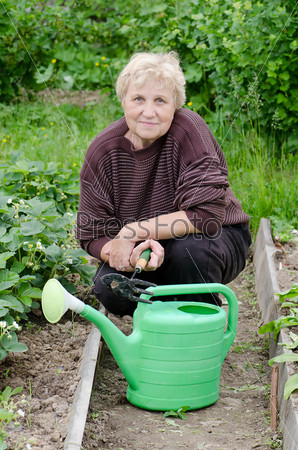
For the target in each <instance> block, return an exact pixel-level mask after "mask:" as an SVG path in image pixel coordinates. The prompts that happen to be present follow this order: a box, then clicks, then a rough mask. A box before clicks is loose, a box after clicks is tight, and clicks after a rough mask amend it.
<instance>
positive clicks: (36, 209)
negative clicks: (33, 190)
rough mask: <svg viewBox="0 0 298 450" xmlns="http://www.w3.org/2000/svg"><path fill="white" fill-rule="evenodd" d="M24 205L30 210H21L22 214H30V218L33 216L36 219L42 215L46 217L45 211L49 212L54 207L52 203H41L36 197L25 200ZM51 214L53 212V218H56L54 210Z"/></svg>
mask: <svg viewBox="0 0 298 450" xmlns="http://www.w3.org/2000/svg"><path fill="white" fill-rule="evenodd" d="M26 204H27V205H29V206H30V208H31V209H30V210H28V209H26V208H23V210H24V212H27V214H30V215H31V216H34V217H36V218H37V217H41V216H42V215H43V216H44V215H46V211H47V210H50V211H51V210H52V208H53V206H54V204H53V202H52V201H49V202H42V201H40V200H39V198H37V197H34V198H31V199H30V200H27V201H26ZM53 212H54V216H56V215H57V212H56V211H55V210H54V211H51V213H53Z"/></svg>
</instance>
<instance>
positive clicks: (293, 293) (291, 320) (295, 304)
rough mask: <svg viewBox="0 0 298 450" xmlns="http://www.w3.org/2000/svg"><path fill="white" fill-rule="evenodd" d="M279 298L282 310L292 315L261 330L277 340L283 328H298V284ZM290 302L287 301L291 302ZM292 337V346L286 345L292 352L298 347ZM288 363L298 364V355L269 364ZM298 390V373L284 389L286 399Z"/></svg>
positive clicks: (277, 359)
mask: <svg viewBox="0 0 298 450" xmlns="http://www.w3.org/2000/svg"><path fill="white" fill-rule="evenodd" d="M276 295H278V296H279V300H280V302H281V303H282V305H281V308H289V309H290V314H289V315H286V316H281V317H279V318H278V319H276V320H272V321H271V322H269V323H267V324H265V325H263V326H262V327H261V328H260V329H259V333H260V334H264V333H270V332H273V334H274V339H275V340H276V339H277V336H278V333H279V332H280V330H281V329H282V328H288V327H293V326H298V284H293V285H292V287H291V288H290V289H288V290H287V291H285V292H281V293H278V294H276ZM289 299H290V301H286V300H289ZM290 337H291V339H292V341H293V343H292V344H290V345H285V347H286V348H288V349H290V350H295V349H296V348H297V346H298V336H297V335H296V334H294V333H290ZM286 361H296V362H298V354H296V353H292V352H291V353H286V354H283V355H279V356H275V357H274V358H271V359H270V360H269V362H268V364H269V365H270V366H272V365H273V364H274V363H281V362H286ZM296 389H298V373H296V374H294V375H292V376H290V377H289V379H288V380H287V382H286V383H285V387H284V397H285V398H286V399H287V398H289V396H290V395H291V393H292V392H293V391H295V390H296Z"/></svg>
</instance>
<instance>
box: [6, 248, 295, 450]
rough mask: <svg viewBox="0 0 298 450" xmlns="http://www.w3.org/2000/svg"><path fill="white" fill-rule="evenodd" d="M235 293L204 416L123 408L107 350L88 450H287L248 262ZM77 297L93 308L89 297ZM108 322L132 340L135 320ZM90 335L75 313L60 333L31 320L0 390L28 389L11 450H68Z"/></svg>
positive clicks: (120, 384) (291, 265) (289, 257)
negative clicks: (273, 411)
mask: <svg viewBox="0 0 298 450" xmlns="http://www.w3.org/2000/svg"><path fill="white" fill-rule="evenodd" d="M283 258H284V259H283V267H282V269H281V270H280V271H279V272H282V271H287V274H288V275H289V278H290V281H287V282H286V281H284V282H283V283H284V284H283V289H284V288H285V289H286V288H287V286H286V284H287V283H288V284H290V285H291V284H292V282H293V279H292V271H294V270H296V269H297V260H298V255H297V251H296V250H295V249H294V247H293V251H292V252H291V253H289V251H288V249H286V250H285V252H284V253H283ZM287 264H288V265H287ZM279 275H280V276H281V273H280V274H279ZM288 275H287V276H288ZM286 278H287V277H286ZM289 278H287V279H288V280H289ZM230 287H231V288H232V289H233V290H234V292H235V293H236V296H237V298H238V301H239V323H238V330H237V336H236V339H235V341H234V343H233V345H232V347H231V349H230V351H229V352H228V355H227V357H226V359H225V361H224V363H223V365H222V374H221V380H220V397H219V400H218V401H217V402H216V403H215V404H214V405H211V406H209V407H207V408H203V409H200V410H194V411H188V412H186V420H181V419H178V418H175V417H171V416H169V417H163V413H162V412H154V411H146V410H142V409H139V408H137V407H134V406H132V405H131V404H129V403H128V401H127V400H126V387H127V383H126V380H125V379H124V377H123V375H122V373H121V371H120V369H119V368H118V366H117V364H116V362H115V361H114V359H113V357H112V356H111V354H110V352H109V350H108V349H107V348H105V350H104V352H103V353H104V357H103V360H102V362H101V364H100V366H99V370H98V373H97V377H96V381H95V384H94V389H93V394H92V398H91V403H90V409H89V414H88V418H87V423H86V428H85V435H84V439H83V443H82V448H83V449H85V450H91V449H96V450H99V449H118V450H120V449H131V450H139V449H148V448H153V449H165V450H172V449H179V448H183V449H186V448H187V449H208V448H210V449H223V450H224V449H229V450H232V449H238V448H241V449H244V450H245V449H261V450H262V449H270V448H282V440H281V437H280V436H279V435H278V433H276V432H275V433H274V432H272V431H271V429H270V411H269V397H270V379H271V368H270V367H269V366H268V363H267V362H268V349H267V347H268V345H267V337H266V335H265V336H264V335H258V333H257V332H258V328H259V326H260V325H261V324H262V322H261V318H260V317H261V316H260V313H259V309H258V305H257V301H256V298H255V293H254V274H253V264H252V262H251V261H248V264H247V267H246V269H245V270H244V271H243V272H242V274H241V275H240V276H239V277H238V278H237V279H236V280H235V281H234V282H233V283H231V285H230ZM289 287H290V286H289ZM79 297H80V298H82V300H84V301H86V302H89V303H92V302H94V297H92V296H88V297H86V296H85V295H84V294H80V295H79ZM109 317H110V318H111V320H113V322H115V323H116V324H117V325H118V326H119V328H121V329H122V331H123V332H124V333H126V334H129V333H130V331H131V327H132V319H131V318H128V317H125V318H123V319H119V318H117V317H115V316H112V315H109ZM91 327H92V325H91V324H90V323H89V322H87V321H85V320H84V319H82V318H80V317H79V316H74V317H72V316H71V314H70V313H67V315H66V316H64V317H63V319H62V320H61V321H60V322H59V324H55V325H52V324H49V323H47V322H46V321H45V319H44V318H43V317H42V315H40V316H36V315H33V314H31V316H30V322H29V323H28V325H27V326H26V327H24V328H23V330H22V332H21V334H20V336H19V340H20V342H24V343H25V344H27V346H28V348H29V350H28V351H27V352H25V353H15V354H10V355H9V356H8V357H7V358H6V359H5V360H3V361H1V363H0V364H1V366H0V380H1V386H2V390H3V389H4V388H5V386H11V387H12V388H15V387H18V386H22V387H23V392H22V393H21V394H19V395H17V396H15V397H13V399H14V403H15V405H16V408H17V409H22V410H23V411H24V413H25V415H24V417H22V416H20V417H19V423H20V425H19V426H18V427H16V426H15V425H13V424H12V423H11V424H10V425H9V426H8V428H7V430H6V431H7V434H8V436H7V438H6V442H7V445H8V448H9V449H26V448H29V449H30V448H31V449H33V450H36V449H43V450H60V449H63V441H64V439H65V436H66V434H67V424H68V420H69V417H70V413H71V406H72V401H73V398H74V393H75V390H76V387H77V384H78V381H79V376H78V372H79V368H80V363H81V361H82V353H83V348H84V345H85V342H86V339H87V336H88V334H89V332H90V330H91ZM22 395H23V396H22ZM23 401H25V402H26V403H25V404H23V403H22V402H23Z"/></svg>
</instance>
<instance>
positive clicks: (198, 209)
mask: <svg viewBox="0 0 298 450" xmlns="http://www.w3.org/2000/svg"><path fill="white" fill-rule="evenodd" d="M116 92H117V95H118V97H119V99H120V101H121V103H122V107H123V110H124V117H122V118H121V119H119V120H117V121H116V122H114V123H112V124H110V125H109V126H108V127H107V128H105V129H104V130H103V131H102V132H101V133H99V135H98V136H97V137H96V138H95V139H94V140H93V142H92V143H91V145H90V147H89V149H88V151H87V154H86V157H85V161H84V164H83V167H82V170H81V174H80V179H81V194H80V206H79V211H78V216H77V230H76V233H77V238H78V239H79V241H80V244H81V246H82V247H83V248H84V249H85V250H86V252H88V253H89V254H90V255H92V256H94V257H95V258H98V259H99V261H100V264H99V267H98V270H97V274H96V276H95V278H94V283H95V287H94V292H95V295H96V297H97V298H98V299H99V300H100V302H101V303H102V304H103V305H104V306H105V307H106V308H107V310H108V311H110V312H112V313H114V314H117V315H120V316H123V315H125V314H128V315H132V314H133V311H134V310H135V308H136V303H133V302H131V301H130V300H127V299H125V298H122V297H118V296H116V295H114V294H113V293H111V292H110V291H108V289H107V288H106V287H105V286H104V285H103V284H102V282H101V280H100V278H101V276H102V275H105V274H107V273H111V272H112V273H113V272H114V273H119V272H121V273H122V274H124V275H127V276H130V275H131V273H130V272H132V271H134V267H135V265H136V262H137V259H138V257H139V256H140V254H141V253H142V252H143V251H144V250H145V249H147V248H149V247H150V248H151V250H152V252H151V256H150V260H149V262H148V265H147V267H146V268H145V270H144V271H143V272H142V273H141V274H140V275H139V276H138V278H141V279H143V280H146V281H151V282H154V283H156V284H158V285H165V284H181V283H211V282H218V283H224V284H226V283H229V282H230V281H231V280H233V279H234V278H235V277H236V276H237V275H238V274H239V272H241V270H243V268H244V266H245V261H246V257H247V252H248V248H249V245H250V243H251V237H250V233H249V229H248V222H249V217H248V216H247V215H246V214H245V213H244V212H243V211H242V208H241V205H240V203H239V201H238V200H237V199H236V197H235V195H234V194H233V192H232V191H231V189H230V188H229V183H228V181H227V175H228V170H227V165H226V161H225V158H224V155H223V152H222V150H221V148H220V146H219V144H218V143H217V141H216V140H215V138H214V136H213V135H212V133H211V131H210V130H209V128H208V126H207V125H206V123H205V122H204V120H203V119H202V118H201V117H200V116H199V115H198V114H197V113H195V112H193V111H190V110H188V109H183V108H182V106H183V105H184V103H185V78H184V75H183V72H182V70H181V68H180V65H179V60H178V58H177V55H176V54H175V53H173V52H170V53H166V54H154V53H138V54H135V55H134V56H132V58H131V60H130V62H129V63H128V65H127V66H126V67H125V68H124V69H123V71H122V72H121V73H120V76H119V78H118V81H117V85H116ZM162 299H163V300H169V299H170V298H165V297H162ZM181 299H182V297H181V296H179V300H181ZM183 299H184V300H186V299H187V300H193V301H206V302H210V303H215V304H219V305H220V304H221V302H220V299H219V297H218V296H217V295H214V294H202V295H193V296H189V295H188V296H187V298H186V296H185V297H184V298H183ZM172 300H173V299H172Z"/></svg>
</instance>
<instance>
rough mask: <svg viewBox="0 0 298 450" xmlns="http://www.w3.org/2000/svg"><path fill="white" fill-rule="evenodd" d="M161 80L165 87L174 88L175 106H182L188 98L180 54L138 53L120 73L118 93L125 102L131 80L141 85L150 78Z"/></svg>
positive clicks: (117, 84) (117, 86)
mask: <svg viewBox="0 0 298 450" xmlns="http://www.w3.org/2000/svg"><path fill="white" fill-rule="evenodd" d="M152 78H153V79H154V80H158V81H160V83H161V85H162V86H163V87H166V88H169V89H173V96H174V103H175V108H176V109H179V108H181V107H182V106H183V105H184V103H185V99H186V95H185V77H184V74H183V72H182V69H181V67H180V62H179V58H178V55H177V54H176V53H175V52H169V53H136V54H134V55H132V57H131V58H130V61H129V63H128V64H127V65H126V66H125V67H124V69H123V70H122V72H121V73H120V75H119V77H118V80H117V83H116V93H117V96H118V98H119V100H120V101H121V103H122V102H123V100H124V98H125V96H126V93H127V90H128V85H129V83H130V81H131V80H133V82H134V83H135V85H136V86H137V87H138V86H141V85H142V84H144V83H145V82H146V81H147V80H148V79H152Z"/></svg>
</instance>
